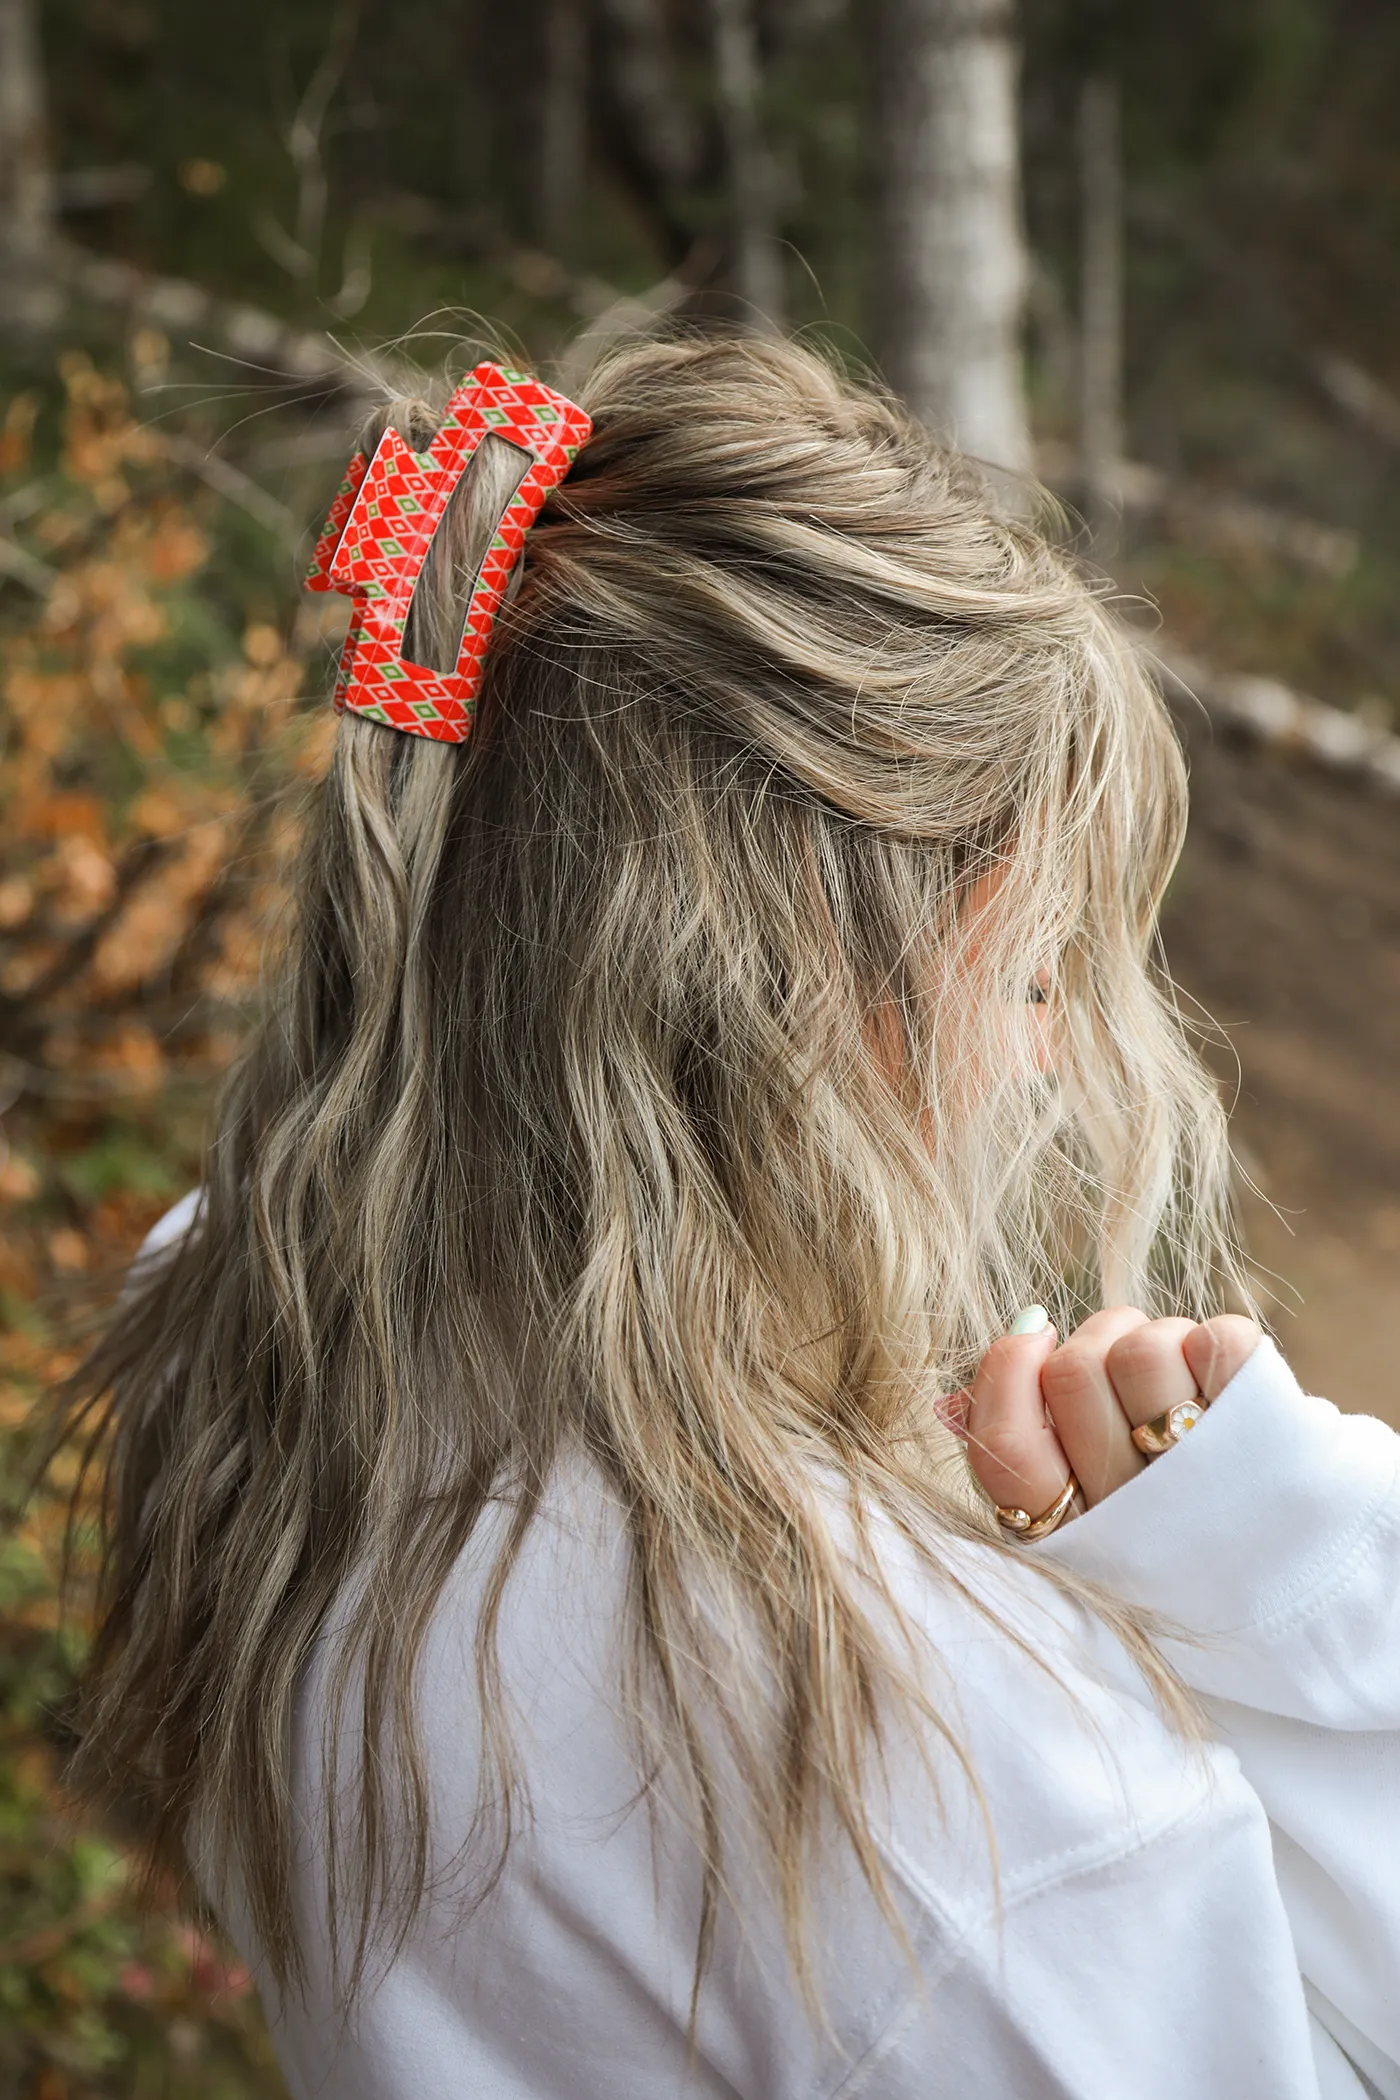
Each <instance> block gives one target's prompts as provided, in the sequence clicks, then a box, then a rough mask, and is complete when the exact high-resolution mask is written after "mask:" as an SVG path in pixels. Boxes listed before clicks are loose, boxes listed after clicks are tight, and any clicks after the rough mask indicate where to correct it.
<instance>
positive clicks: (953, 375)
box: [872, 0, 1031, 472]
mask: <svg viewBox="0 0 1400 2100" xmlns="http://www.w3.org/2000/svg"><path fill="white" fill-rule="evenodd" d="M872 4H873V26H874V30H875V47H876V48H875V118H876V124H875V140H876V147H875V150H876V154H877V160H878V170H879V206H878V228H877V269H878V273H879V279H878V287H877V293H878V298H877V305H878V327H879V338H880V350H881V356H882V360H883V363H884V368H885V372H886V376H887V377H888V379H889V380H890V383H891V384H892V385H893V386H894V387H896V388H897V389H898V391H899V392H900V393H902V394H903V395H904V396H905V398H906V400H907V401H908V402H909V405H910V407H911V408H912V409H913V410H914V412H915V413H916V414H917V415H919V416H921V417H922V418H923V419H924V420H925V421H926V422H927V423H929V424H930V425H932V426H933V427H934V428H935V429H937V430H939V431H940V432H942V433H944V434H946V435H947V436H948V437H950V438H952V439H953V440H954V441H955V442H956V443H957V444H959V445H960V446H961V447H962V448H963V450H964V451H966V452H970V453H973V454H975V455H976V456H977V457H978V458H980V459H984V460H986V461H988V462H989V463H990V464H992V465H994V466H997V467H1002V468H1007V469H1010V470H1011V471H1013V472H1018V471H1020V470H1022V469H1024V468H1027V467H1028V466H1029V465H1030V460H1031V445H1030V431H1029V427H1028V423H1027V416H1026V397H1025V378H1024V372H1023V366H1022V346H1021V318H1022V309H1023V306H1024V302H1025V289H1026V276H1027V272H1026V260H1025V239H1024V234H1023V231H1022V225H1021V200H1020V151H1019V137H1018V115H1017V72H1018V60H1019V53H1018V50H1017V45H1016V40H1015V33H1014V32H1015V22H1014V15H1013V11H1012V5H1011V0H872Z"/></svg>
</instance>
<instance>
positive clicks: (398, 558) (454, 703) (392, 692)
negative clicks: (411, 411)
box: [306, 364, 593, 744]
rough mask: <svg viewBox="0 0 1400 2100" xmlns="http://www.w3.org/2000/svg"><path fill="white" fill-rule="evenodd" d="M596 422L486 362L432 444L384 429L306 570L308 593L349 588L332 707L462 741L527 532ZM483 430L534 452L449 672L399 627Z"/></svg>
mask: <svg viewBox="0 0 1400 2100" xmlns="http://www.w3.org/2000/svg"><path fill="white" fill-rule="evenodd" d="M592 428H593V425H592V422H591V421H590V419H589V418H588V416H587V415H585V413H584V411H583V410H582V409H581V408H579V407H578V406H577V405H576V404H575V403H574V402H572V401H568V400H566V399H565V397H564V396H563V395H562V394H556V393H555V392H554V391H553V390H552V388H550V387H547V386H544V385H542V384H541V383H540V381H539V380H538V379H531V378H530V377H528V375H527V374H525V373H524V372H512V371H510V370H508V369H503V368H502V367H501V366H499V365H493V364H480V365H478V366H477V367H476V369H475V371H473V372H469V373H468V374H467V377H466V378H465V379H464V380H463V381H462V383H461V385H460V386H459V387H458V388H457V390H456V392H455V393H454V394H453V396H452V398H451V400H450V401H449V402H448V404H447V410H446V415H445V418H444V421H443V425H442V428H441V429H440V430H439V431H438V433H437V436H436V437H435V438H434V439H433V441H432V444H431V445H430V446H429V447H428V450H427V451H426V452H411V451H410V450H409V448H408V446H407V445H406V444H405V443H404V441H403V439H402V438H401V437H400V436H399V434H398V432H397V431H396V430H393V429H390V430H386V431H385V433H384V435H383V437H382V438H381V439H380V440H379V443H378V445H377V446H376V448H375V453H374V457H373V459H372V460H370V461H369V462H368V463H366V460H365V456H364V454H363V453H362V452H357V453H356V454H355V457H354V458H353V459H352V460H351V462H350V464H349V466H348V468H347V469H346V473H345V479H344V481H342V483H341V485H340V488H339V490H338V492H337V494H336V498H335V501H334V503H333V504H332V505H331V509H330V515H329V516H328V518H327V519H326V524H325V529H324V531H323V532H322V534H321V537H320V539H319V540H318V541H317V542H316V551H315V554H314V555H313V557H312V561H311V567H310V570H309V571H308V574H307V578H306V587H307V589H308V590H312V591H346V592H348V593H349V595H350V598H351V601H352V611H351V617H350V628H349V632H348V633H347V634H346V637H345V646H344V648H343V649H342V650H341V653H340V671H339V675H338V677H337V680H336V690H335V705H336V709H337V711H340V710H342V709H344V708H350V709H351V710H352V711H353V712H354V713H356V714H362V715H365V716H367V717H368V718H369V720H370V721H372V722H383V723H386V724H387V725H388V726H389V727H390V728H393V729H402V730H405V731H406V732H407V733H408V734H409V735H410V736H427V737H433V738H435V739H436V740H437V741H439V742H441V743H451V744H457V743H461V742H462V741H463V739H464V738H465V737H466V736H467V735H469V733H470V731H471V725H472V716H473V713H474V712H475V705H476V696H477V693H478V691H479V689H480V686H481V676H482V666H483V664H484V662H485V658H486V651H487V648H488V646H489V644H490V640H491V630H492V627H493V626H494V624H495V618H496V614H497V612H498V611H499V609H500V605H501V600H502V598H503V597H504V596H505V591H506V585H507V583H508V582H509V580H510V574H511V571H512V569H513V568H514V567H515V564H516V562H517V561H518V560H519V558H520V551H521V549H522V547H523V546H524V544H525V535H526V533H527V532H528V531H529V529H530V526H531V525H532V524H533V523H534V521H535V519H536V517H537V516H538V515H539V511H540V506H541V505H542V503H543V502H544V499H545V497H546V496H547V495H548V493H549V491H550V490H551V489H552V488H555V487H557V485H558V484H559V483H560V482H561V481H562V480H563V479H564V476H565V475H566V474H567V473H568V471H569V469H570V467H571V466H572V465H573V463H574V460H575V458H576V457H577V454H578V449H579V446H580V445H582V444H583V442H584V441H585V439H586V438H587V437H588V434H589V432H590V431H591V430H592ZM488 432H494V433H495V435H496V436H497V437H501V438H504V439H506V441H507V442H508V443H510V444H512V445H518V446H520V447H521V449H522V450H523V451H525V452H527V453H529V454H530V456H531V464H530V466H529V467H528V468H527V470H526V473H525V477H524V479H523V480H522V481H521V482H520V484H519V486H518V487H517V489H516V491H515V494H514V495H513V496H512V497H511V499H510V501H509V503H508V504H507V505H506V509H505V514H504V516H503V517H502V519H501V523H500V526H499V528H498V530H497V532H496V535H495V537H494V539H493V540H492V542H491V545H490V546H489V547H488V549H487V550H486V555H485V559H484V560H483V561H482V564H481V568H480V570H479V571H478V573H477V576H476V580H475V582H474V583H473V585H472V590H471V595H470V597H469V598H468V600H467V613H466V623H465V625H464V627H463V630H462V646H461V650H460V652H459V654H458V657H457V664H456V668H455V670H453V671H448V672H441V671H430V670H429V669H427V667H426V666H424V665H422V664H412V663H406V662H405V661H404V655H403V637H404V624H405V622H406V620H407V618H408V608H409V604H410V602H411V600H412V597H413V587H414V585H415V584H416V583H417V581H418V576H419V572H420V571H421V569H422V567H423V562H424V559H425V558H426V556H427V552H428V548H429V546H430V544H431V542H432V537H433V534H434V532H435V531H436V530H437V527H438V524H439V522H440V520H441V518H442V515H443V512H444V511H445V510H446V508H447V504H448V500H449V498H450V497H451V494H452V491H453V489H454V488H455V487H456V486H457V483H458V482H459V481H460V480H461V478H462V475H463V474H464V473H465V472H466V469H467V463H468V461H469V460H470V459H471V456H472V454H473V452H475V450H476V448H477V446H478V445H479V444H480V443H481V440H482V439H483V437H485V436H486V435H487V433H488Z"/></svg>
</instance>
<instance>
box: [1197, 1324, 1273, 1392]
mask: <svg viewBox="0 0 1400 2100" xmlns="http://www.w3.org/2000/svg"><path fill="white" fill-rule="evenodd" d="M1263 1339H1264V1336H1263V1332H1262V1330H1261V1329H1260V1328H1259V1327H1257V1326H1256V1325H1255V1323H1254V1321H1253V1320H1246V1319H1245V1318H1244V1317H1243V1315H1242V1314H1240V1313H1217V1315H1216V1317H1215V1318H1214V1319H1213V1320H1203V1321H1202V1323H1201V1325H1200V1326H1199V1327H1193V1328H1192V1329H1191V1332H1190V1333H1189V1334H1188V1335H1187V1337H1186V1339H1185V1341H1184V1342H1183V1343H1182V1345H1181V1348H1182V1354H1183V1356H1184V1357H1185V1359H1186V1361H1187V1363H1188V1364H1189V1365H1190V1368H1191V1375H1192V1377H1193V1378H1194V1379H1195V1381H1196V1383H1197V1385H1198V1386H1199V1387H1200V1389H1201V1396H1202V1398H1203V1399H1205V1400H1216V1399H1218V1398H1219V1396H1220V1395H1221V1393H1223V1392H1224V1390H1225V1388H1226V1386H1227V1385H1228V1384H1229V1383H1230V1380H1231V1379H1232V1378H1233V1377H1234V1376H1235V1373H1236V1372H1237V1371H1242V1370H1243V1369H1244V1367H1245V1365H1246V1364H1247V1363H1248V1362H1249V1359H1250V1357H1251V1356H1253V1354H1254V1352H1255V1350H1256V1349H1257V1348H1258V1347H1259V1344H1260V1342H1262V1341H1263Z"/></svg>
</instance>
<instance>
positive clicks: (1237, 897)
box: [1166, 716, 1400, 1427]
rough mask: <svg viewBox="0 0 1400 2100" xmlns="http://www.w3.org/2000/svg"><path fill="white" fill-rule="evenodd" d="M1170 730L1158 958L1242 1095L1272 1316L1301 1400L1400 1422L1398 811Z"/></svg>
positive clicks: (1239, 1107) (1240, 1139) (1339, 785)
mask: <svg viewBox="0 0 1400 2100" xmlns="http://www.w3.org/2000/svg"><path fill="white" fill-rule="evenodd" d="M1181 726H1182V728H1183V731H1184V733H1185V735H1186V739H1187V744H1188V748H1189V750H1190V755H1191V769H1192V818H1191V827H1190V832H1189V835H1188V841H1187V847H1186V852H1185V854H1184V856H1183V859H1182V864H1181V867H1180V869H1179V871H1178V873H1177V876H1176V879H1175V881H1174V883H1173V886H1172V891H1171V894H1170V896H1169V899H1168V904H1167V911H1166V937H1167V952H1168V956H1169V959H1170V962H1171V965H1172V969H1173V971H1174V974H1175V975H1176V977H1177V979H1178V980H1179V982H1180V984H1181V985H1182V987H1183V989H1184V990H1185V991H1186V992H1188V993H1189V994H1190V995H1191V997H1192V998H1193V999H1195V1000H1198V1001H1199V1002H1200V1004H1201V1006H1202V1007H1204V1009H1205V1010H1206V1013H1207V1014H1208V1015H1209V1016H1210V1017H1211V1018H1212V1019H1213V1020H1214V1021H1215V1022H1217V1023H1218V1024H1219V1026H1220V1028H1221V1029H1223V1030H1224V1032H1225V1034H1226V1036H1227V1037H1228V1045H1226V1044H1221V1043H1218V1042H1217V1043H1215V1044H1213V1045H1212V1044H1210V1043H1208V1044H1207V1045H1206V1048H1207V1053H1208V1055H1209V1057H1210V1061H1211V1063H1212V1065H1213V1066H1214V1067H1215V1069H1216V1070H1217V1071H1218V1072H1219V1073H1220V1075H1221V1076H1222V1078H1223V1079H1224V1080H1225V1081H1226V1083H1227V1099H1228V1098H1232V1097H1233V1096H1234V1093H1235V1088H1236V1086H1238V1089H1239V1092H1238V1099H1237V1101H1236V1106H1235V1113H1234V1129H1235V1136H1236V1149H1237V1151H1238V1153H1239V1154H1240V1156H1241V1159H1242V1162H1243V1164H1244V1166H1245V1168H1246V1170H1247V1171H1248V1173H1249V1174H1250V1176H1251V1177H1252V1179H1253V1180H1254V1181H1255V1183H1256V1184H1257V1186H1258V1189H1259V1192H1260V1193H1259V1196H1258V1197H1247V1198H1246V1201H1245V1211H1244V1218H1245V1224H1246V1229H1247V1232H1248V1237H1249V1244H1250V1251H1251V1253H1252V1255H1253V1256H1254V1258H1255V1260H1256V1262H1257V1264H1258V1265H1259V1267H1260V1269H1261V1271H1262V1272H1263V1281H1264V1282H1265V1284H1267V1285H1270V1286H1271V1288H1272V1291H1273V1294H1274V1297H1273V1302H1272V1304H1271V1305H1270V1307H1269V1312H1270V1317H1271V1319H1272V1320H1273V1321H1274V1323H1275V1325H1276V1328H1277V1332H1278V1337H1279V1341H1280V1345H1281V1346H1282V1347H1283V1348H1284V1349H1285V1350H1286V1351H1287V1353H1288V1355H1289V1357H1290V1358H1291V1360H1292V1362H1293V1365H1294V1367H1295V1369H1296V1370H1297V1372H1298V1375H1299V1377H1300V1379H1301V1380H1302V1381H1303V1383H1304V1384H1305V1385H1306V1386H1308V1387H1310V1388H1311V1389H1312V1390H1313V1391H1315V1392H1322V1393H1325V1394H1326V1395H1327V1397H1328V1398H1329V1399H1332V1400H1335V1401H1336V1402H1337V1404H1338V1406H1341V1407H1347V1408H1351V1409H1354V1410H1360V1411H1363V1412H1365V1413H1370V1414H1379V1415H1382V1416H1384V1417H1385V1419H1386V1420H1388V1421H1390V1422H1392V1423H1393V1424H1395V1425H1396V1426H1397V1427H1400V1373H1397V1368H1396V1357H1397V1347H1396V1338H1397V1335H1400V1085H1397V1078H1398V1077H1400V807H1397V805H1396V803H1395V801H1394V800H1391V799H1385V798H1383V797H1382V796H1381V795H1380V794H1378V793H1376V792H1374V791H1371V790H1368V789H1366V788H1365V787H1363V786H1362V785H1360V784H1358V783H1357V782H1355V781H1352V780H1348V779H1346V778H1344V777H1341V776H1337V775H1329V774H1326V773H1323V772H1320V771H1318V770H1317V769H1315V768H1314V767H1313V766H1311V765H1310V764H1309V763H1308V762H1306V761H1304V760H1299V759H1294V758H1290V757H1289V756H1288V755H1286V754H1282V753H1276V752H1269V751H1264V750H1261V749H1259V748H1258V747H1257V746H1255V745H1246V744H1243V743H1240V742H1238V741H1236V740H1235V738H1234V737H1233V736H1232V735H1231V734H1228V733H1226V732H1224V731H1222V730H1220V729H1218V728H1213V727H1212V725H1211V724H1210V723H1208V722H1206V721H1205V720H1204V719H1202V718H1201V717H1199V716H1196V717H1194V718H1192V717H1187V718H1184V719H1183V720H1182V725H1181ZM1236 1060H1238V1065H1236ZM1270 1272H1271V1273H1270Z"/></svg>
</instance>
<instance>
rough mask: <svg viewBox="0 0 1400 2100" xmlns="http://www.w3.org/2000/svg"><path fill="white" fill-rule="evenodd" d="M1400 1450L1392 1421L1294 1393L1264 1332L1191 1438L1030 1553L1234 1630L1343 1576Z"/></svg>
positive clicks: (1388, 1487)
mask: <svg viewBox="0 0 1400 2100" xmlns="http://www.w3.org/2000/svg"><path fill="white" fill-rule="evenodd" d="M1398 1461H1400V1437H1397V1436H1396V1434H1395V1432H1394V1431H1393V1430H1391V1429H1389V1428H1387V1426H1386V1425H1385V1423H1383V1422H1378V1421H1375V1420H1373V1419H1372V1418H1371V1417H1370V1416H1367V1415H1343V1414H1342V1413H1341V1412H1340V1411H1339V1410H1338V1409H1337V1408H1335V1407H1334V1406H1333V1405H1332V1404H1331V1402H1330V1401H1327V1400H1319V1399H1316V1398H1314V1397H1312V1396H1311V1395H1309V1394H1306V1393H1304V1392H1303V1391H1302V1389H1301V1388H1300V1386H1299V1385H1298V1382H1297V1380H1296V1379H1295V1378H1294V1376H1293V1373H1292V1372H1291V1371H1290V1369H1289V1367H1288V1365H1287V1363H1286V1362H1285V1361H1284V1359H1283V1357H1282V1356H1281V1355H1280V1354H1279V1352H1278V1350H1277V1348H1276V1347H1275V1345H1274V1343H1273V1342H1272V1341H1270V1340H1269V1339H1268V1338H1267V1337H1266V1338H1265V1339H1264V1340H1263V1341H1261V1342H1260V1344H1259V1346H1258V1348H1257V1349H1256V1350H1255V1351H1254V1354H1253V1355H1252V1356H1251V1357H1250V1359H1249V1361H1248V1362H1247V1363H1246V1364H1245V1365H1244V1366H1243V1368H1242V1369H1241V1370H1240V1371H1239V1372H1237V1374H1236V1375H1235V1377H1234V1378H1232V1379H1231V1381H1230V1383H1229V1384H1228V1385H1227V1386H1226V1387H1225V1389H1224V1391H1223V1392H1222V1393H1221V1394H1220V1395H1219V1397H1218V1399H1216V1400H1215V1401H1214V1402H1213V1403H1212V1405H1211V1406H1210V1407H1209V1408H1207V1410H1206V1412H1205V1413H1204V1415H1203V1416H1202V1417H1201V1420H1200V1421H1199V1422H1198V1423H1197V1425H1196V1427H1195V1428H1194V1429H1193V1430H1192V1431H1191V1433H1190V1435H1189V1436H1187V1437H1186V1438H1184V1439H1183V1441H1182V1442H1181V1443H1180V1444H1177V1445H1174V1446H1173V1448H1172V1449H1171V1450H1170V1451H1167V1452H1164V1453H1163V1455H1162V1457H1160V1458H1157V1459H1154V1460H1153V1461H1152V1463H1151V1464H1150V1465H1148V1466H1147V1467H1145V1468H1144V1470H1143V1471H1142V1472H1141V1473H1139V1474H1137V1475H1135V1477H1134V1478H1133V1479H1132V1480H1130V1481H1128V1482H1127V1483H1126V1484H1125V1485H1124V1486H1123V1487H1121V1488H1118V1489H1116V1490H1115V1491H1114V1493H1113V1494H1111V1495H1109V1496H1107V1497H1106V1498H1105V1499H1104V1500H1103V1501H1102V1502H1099V1503H1096V1504H1095V1506H1094V1507H1093V1509H1091V1510H1089V1511H1088V1512H1087V1514H1086V1515H1084V1516H1082V1517H1078V1518H1076V1519H1075V1520H1074V1522H1073V1523H1070V1524H1066V1525H1064V1526H1062V1528H1061V1529H1060V1530H1059V1531H1056V1532H1052V1533H1051V1535H1050V1536H1049V1537H1048V1538H1047V1539H1043V1540H1041V1541H1039V1542H1038V1543H1037V1544H1036V1545H1034V1546H1032V1547H1029V1548H1028V1549H1027V1551H1028V1552H1029V1553H1031V1554H1033V1555H1043V1556H1044V1558H1045V1559H1047V1560H1053V1561H1058V1562H1060V1563H1061V1564H1062V1565H1063V1566H1065V1567H1067V1568H1071V1569H1073V1570H1074V1571H1075V1572H1077V1573H1078V1574H1081V1575H1086V1576H1090V1577H1092V1578H1093V1579H1094V1580H1095V1581H1097V1582H1100V1583H1102V1584H1103V1585H1104V1586H1105V1588H1107V1589H1110V1590H1112V1591H1113V1592H1114V1593H1115V1595H1117V1596H1119V1597H1122V1598H1124V1599H1125V1600H1126V1601H1127V1602H1129V1603H1133V1604H1138V1605H1142V1606H1145V1607H1147V1608H1148V1609H1151V1610H1155V1611H1158V1612H1161V1613H1164V1614H1166V1615H1167V1616H1168V1617H1170V1618H1172V1619H1174V1620H1176V1621H1177V1622H1178V1623H1179V1624H1180V1625H1182V1626H1184V1627H1187V1628H1189V1629H1190V1630H1191V1631H1192V1632H1194V1633H1201V1634H1212V1635H1216V1634H1230V1633H1235V1632H1241V1631H1243V1630H1245V1629H1246V1628H1251V1627H1259V1626H1261V1625H1263V1624H1265V1623H1266V1622H1267V1621H1269V1620H1270V1619H1273V1618H1276V1617H1278V1616H1279V1615H1281V1614H1285V1613H1289V1612H1291V1611H1293V1610H1294V1609H1296V1608H1297V1607H1299V1606H1300V1605H1302V1604H1304V1603H1305V1600H1306V1599H1307V1598H1308V1597H1309V1596H1310V1595H1311V1594H1312V1593H1313V1592H1314V1591H1316V1590H1318V1589H1319V1588H1321V1587H1323V1586H1325V1585H1326V1584H1327V1583H1328V1582H1329V1580H1331V1579H1335V1578H1336V1577H1337V1576H1338V1575H1339V1573H1340V1572H1341V1571H1342V1570H1343V1569H1344V1568H1345V1565H1346V1563H1347V1561H1348V1559H1349V1558H1350V1556H1351V1554H1352V1553H1353V1552H1354V1551H1355V1550H1356V1548H1357V1547H1358V1546H1359V1545H1360V1544H1361V1542H1362V1541H1363V1540H1364V1539H1365V1537H1366V1535H1367V1533H1368V1532H1369V1530H1370V1529H1371V1527H1372V1526H1373V1525H1374V1523H1375V1522H1376V1520H1377V1518H1378V1516H1379V1515H1380V1513H1381V1511H1382V1510H1383V1509H1384V1508H1385V1506H1386V1504H1387V1503H1389V1502H1390V1501H1392V1499H1393V1498H1394V1497H1395V1496H1396V1488H1397V1471H1398V1470H1400V1465H1398V1463H1397V1462H1398Z"/></svg>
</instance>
